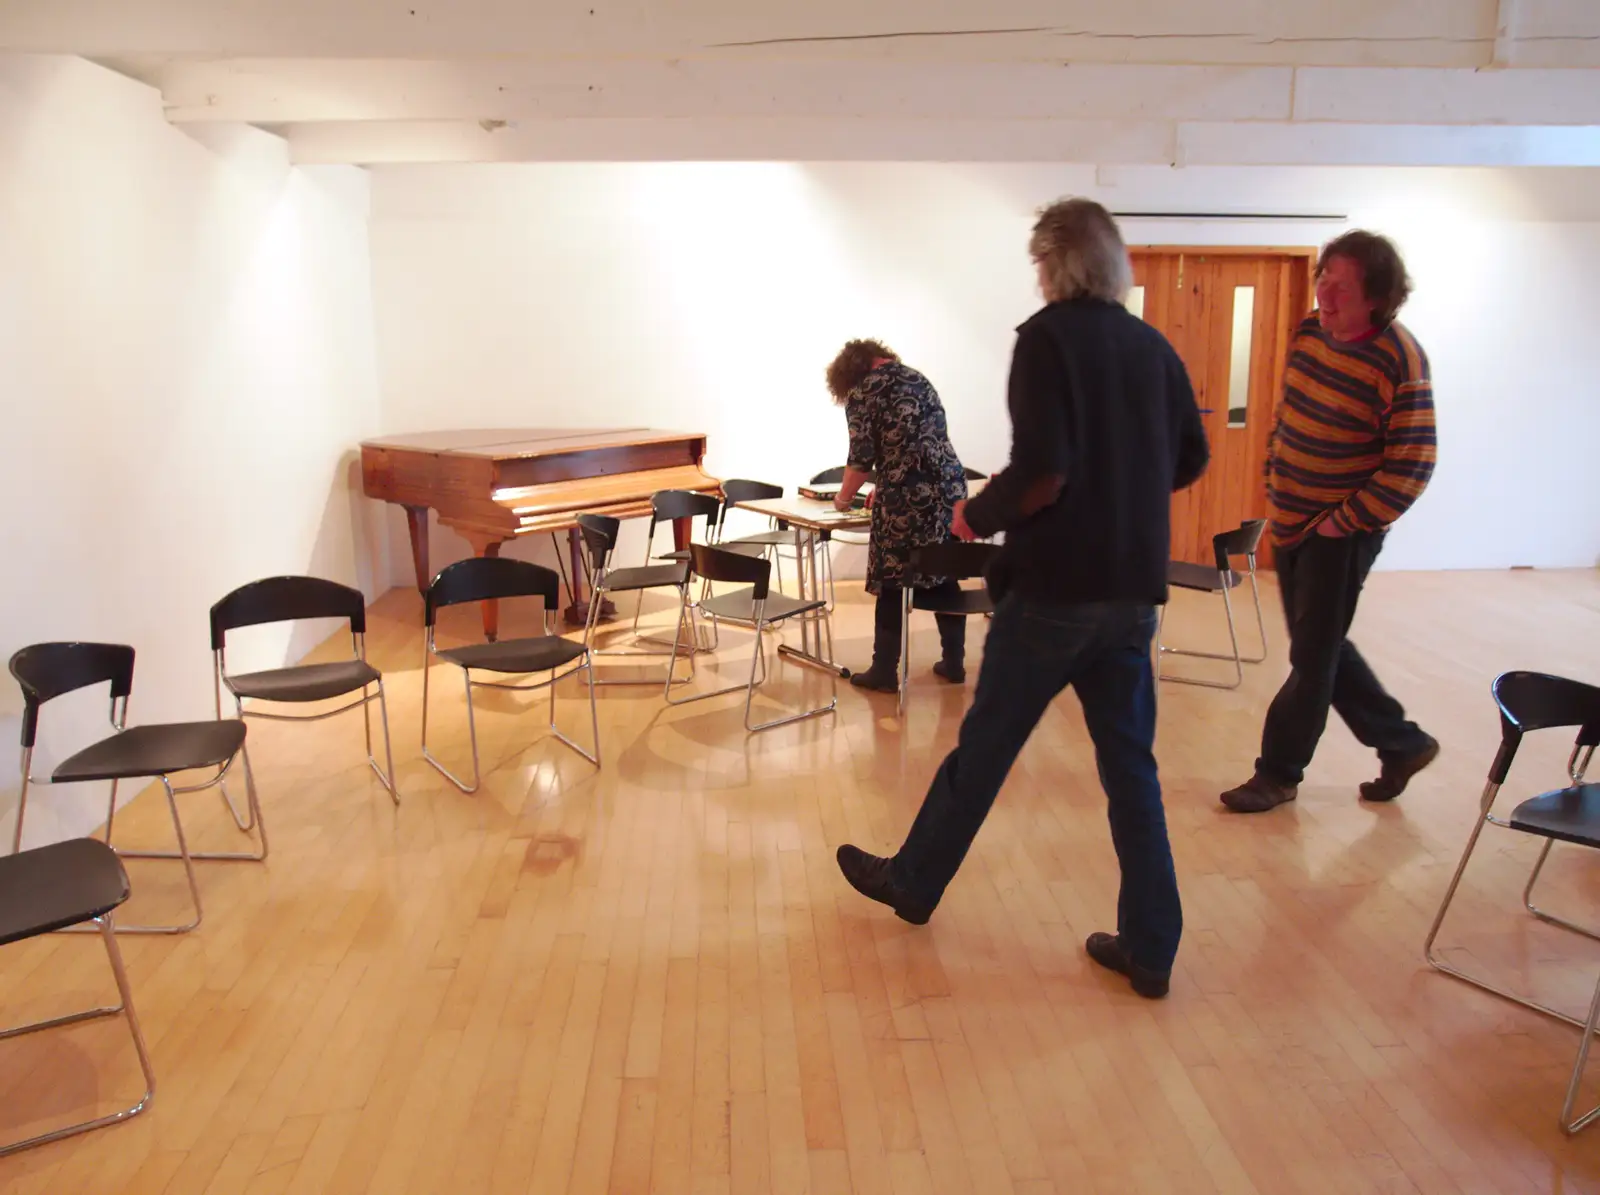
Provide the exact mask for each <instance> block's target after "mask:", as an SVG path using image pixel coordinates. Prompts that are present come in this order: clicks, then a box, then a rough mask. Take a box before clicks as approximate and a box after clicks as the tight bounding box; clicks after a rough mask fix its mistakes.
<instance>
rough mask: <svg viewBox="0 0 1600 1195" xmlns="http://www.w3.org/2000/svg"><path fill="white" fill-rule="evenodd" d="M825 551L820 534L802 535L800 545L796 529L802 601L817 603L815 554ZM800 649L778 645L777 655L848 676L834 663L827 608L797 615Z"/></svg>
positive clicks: (819, 588) (819, 594) (818, 573)
mask: <svg viewBox="0 0 1600 1195" xmlns="http://www.w3.org/2000/svg"><path fill="white" fill-rule="evenodd" d="M827 550H828V548H827V544H826V542H825V541H824V540H823V539H822V536H821V533H820V532H818V531H816V530H808V531H806V532H805V537H804V543H803V544H802V543H801V542H800V538H799V529H798V528H796V544H795V572H796V573H797V574H798V578H799V579H798V585H799V589H800V597H801V600H803V601H818V600H821V599H822V597H823V594H822V580H821V578H822V572H821V569H820V567H819V563H818V552H819V551H822V552H826V551H827ZM799 622H800V646H799V647H794V646H792V645H791V644H788V643H780V644H779V645H778V654H779V655H783V656H788V657H789V658H790V659H792V660H798V661H799V662H800V663H802V664H810V665H811V666H812V667H814V668H821V669H823V670H824V671H827V672H831V673H833V674H834V675H835V676H839V677H848V676H849V675H850V670H849V669H848V668H841V667H839V665H837V664H835V663H834V662H833V624H832V622H831V621H830V620H829V618H828V612H827V610H826V609H817V610H813V611H811V612H810V613H809V614H802V615H800V616H799ZM825 636H826V640H827V646H826V648H824V646H823V640H824V637H825Z"/></svg>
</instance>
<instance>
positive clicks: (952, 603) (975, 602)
mask: <svg viewBox="0 0 1600 1195" xmlns="http://www.w3.org/2000/svg"><path fill="white" fill-rule="evenodd" d="M911 608H912V609H913V610H930V611H932V612H933V613H935V614H993V613H994V601H993V600H992V599H991V598H990V597H989V591H988V590H987V589H963V590H962V591H961V593H960V594H959V595H958V596H956V597H945V596H944V595H942V594H937V593H934V592H933V590H931V589H913V590H912V591H911Z"/></svg>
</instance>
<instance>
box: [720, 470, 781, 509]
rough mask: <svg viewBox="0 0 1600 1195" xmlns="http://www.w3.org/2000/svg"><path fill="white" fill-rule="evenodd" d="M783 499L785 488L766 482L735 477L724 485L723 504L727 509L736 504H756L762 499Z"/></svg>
mask: <svg viewBox="0 0 1600 1195" xmlns="http://www.w3.org/2000/svg"><path fill="white" fill-rule="evenodd" d="M781 497H783V487H782V486H781V485H772V484H771V483H769V482H765V481H750V480H749V479H747V478H744V477H733V478H729V479H728V480H727V481H725V482H723V483H722V502H723V505H724V506H725V507H727V506H732V505H733V504H734V503H735V502H755V501H758V500H759V499H762V498H781Z"/></svg>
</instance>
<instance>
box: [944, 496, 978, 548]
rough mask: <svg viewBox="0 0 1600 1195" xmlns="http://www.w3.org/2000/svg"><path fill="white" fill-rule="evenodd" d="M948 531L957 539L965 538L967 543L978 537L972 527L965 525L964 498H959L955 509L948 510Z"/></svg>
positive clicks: (965, 504) (965, 505)
mask: <svg viewBox="0 0 1600 1195" xmlns="http://www.w3.org/2000/svg"><path fill="white" fill-rule="evenodd" d="M950 531H951V534H953V535H954V536H955V537H956V538H957V539H959V540H965V541H967V542H968V543H970V542H971V541H972V540H975V539H977V538H978V537H977V535H976V534H975V533H974V532H973V530H972V528H971V527H968V526H967V500H966V499H965V498H962V499H960V500H959V501H958V502H957V503H956V505H955V509H954V510H952V511H951V512H950Z"/></svg>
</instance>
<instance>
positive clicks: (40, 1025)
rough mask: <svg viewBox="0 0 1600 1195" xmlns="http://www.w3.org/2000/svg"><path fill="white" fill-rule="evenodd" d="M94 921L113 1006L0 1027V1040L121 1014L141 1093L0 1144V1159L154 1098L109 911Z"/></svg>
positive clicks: (123, 1115)
mask: <svg viewBox="0 0 1600 1195" xmlns="http://www.w3.org/2000/svg"><path fill="white" fill-rule="evenodd" d="M94 924H95V925H96V926H97V927H98V928H99V930H100V940H101V942H102V943H103V944H104V945H105V949H106V957H107V959H109V960H110V963H111V974H112V976H113V977H114V978H115V979H116V981H117V994H118V996H119V997H120V1000H121V1002H120V1003H119V1004H117V1005H115V1006H108V1007H103V1008H91V1009H86V1010H85V1011H83V1012H76V1013H70V1014H68V1015H67V1016H63V1017H53V1018H51V1019H50V1020H47V1021H35V1022H33V1023H32V1024H29V1025H18V1026H17V1027H15V1028H12V1029H6V1030H0V1041H3V1040H4V1039H6V1038H10V1037H20V1036H22V1035H23V1034H26V1033H36V1032H38V1031H39V1030H41V1029H52V1028H55V1027H57V1026H61V1025H71V1024H75V1023H76V1022H79V1021H87V1020H91V1019H94V1018H97V1017H109V1016H116V1015H117V1014H118V1013H121V1014H123V1016H125V1017H126V1018H127V1022H128V1031H129V1033H130V1034H131V1035H132V1037H133V1048H134V1051H135V1052H136V1053H137V1054H138V1056H139V1070H140V1071H141V1072H142V1073H143V1074H144V1094H143V1095H142V1096H140V1097H139V1100H138V1102H137V1103H135V1104H133V1105H132V1106H131V1107H128V1108H124V1109H122V1110H121V1111H120V1112H112V1113H109V1114H108V1115H105V1116H98V1117H96V1118H94V1119H93V1120H85V1121H80V1122H79V1123H77V1124H71V1125H67V1126H65V1127H63V1128H59V1129H52V1130H51V1131H50V1132H48V1133H40V1134H38V1135H36V1136H33V1137H28V1138H25V1139H23V1140H21V1141H12V1142H9V1143H7V1144H5V1145H0V1158H3V1157H7V1156H9V1155H11V1154H14V1153H19V1152H20V1151H22V1150H25V1149H31V1148H33V1147H34V1146H38V1145H46V1144H49V1143H50V1142H52V1141H60V1140H62V1139H63V1138H66V1137H75V1136H77V1135H78V1134H79V1133H87V1132H90V1131H91V1130H93V1129H100V1128H105V1127H106V1126H107V1125H113V1124H119V1123H121V1122H122V1121H124V1120H128V1119H130V1118H131V1117H134V1116H137V1115H139V1113H141V1112H143V1111H144V1110H145V1109H146V1108H148V1107H149V1106H150V1103H151V1101H152V1100H153V1099H154V1098H155V1094H156V1073H155V1068H154V1067H152V1066H151V1065H150V1052H149V1050H148V1049H146V1047H145V1041H144V1033H143V1031H142V1030H141V1029H140V1027H139V1014H138V1013H136V1012H135V1011H134V1008H133V992H132V990H131V989H130V988H129V986H128V973H127V970H126V969H125V968H124V967H123V964H122V951H121V949H120V948H119V947H118V946H117V939H116V935H115V934H114V933H113V932H112V926H111V916H110V914H107V915H106V916H103V917H96V918H95V919H94Z"/></svg>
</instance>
